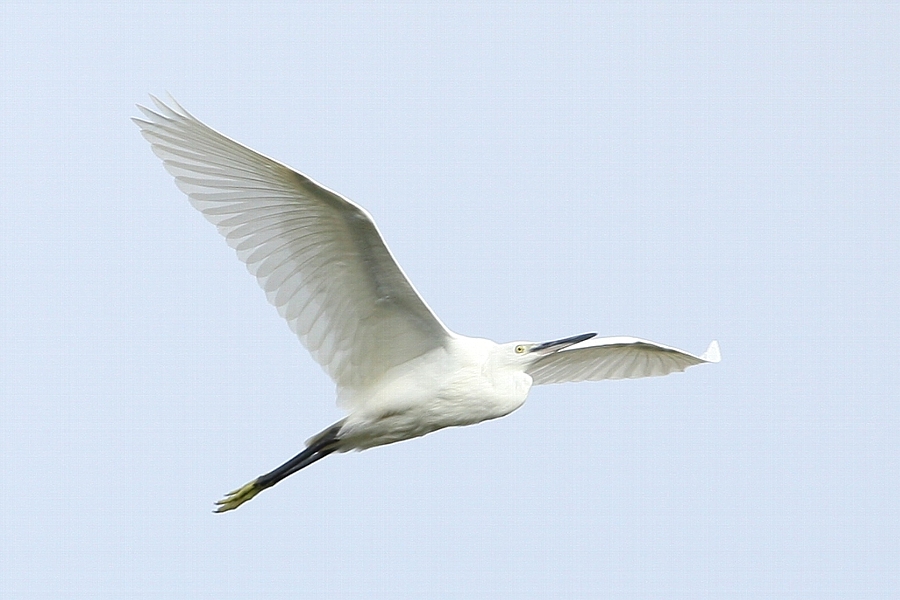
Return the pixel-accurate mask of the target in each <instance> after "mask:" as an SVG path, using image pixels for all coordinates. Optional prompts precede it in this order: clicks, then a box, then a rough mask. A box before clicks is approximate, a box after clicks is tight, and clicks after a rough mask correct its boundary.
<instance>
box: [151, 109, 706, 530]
mask: <svg viewBox="0 0 900 600" xmlns="http://www.w3.org/2000/svg"><path fill="white" fill-rule="evenodd" d="M153 101H154V104H155V106H156V110H150V109H148V108H145V107H142V106H139V107H138V108H140V110H141V112H143V114H144V116H145V118H143V119H138V118H136V119H134V121H135V123H137V125H138V126H139V127H140V128H141V133H142V134H143V135H144V137H145V138H146V139H147V140H148V141H149V142H150V144H151V146H152V148H153V151H154V152H155V153H156V154H157V155H158V156H159V157H160V158H161V159H162V161H163V164H164V165H165V167H166V169H167V170H168V171H169V172H170V173H171V174H172V175H173V176H174V177H175V182H176V184H177V185H178V187H179V188H180V189H181V190H182V191H183V192H184V193H185V194H187V196H188V198H189V199H190V201H191V204H193V206H194V207H195V208H196V209H197V210H199V211H200V212H201V213H203V216H205V217H206V218H207V219H208V220H209V221H210V222H212V223H213V224H215V225H216V227H218V229H219V232H220V233H221V234H222V235H223V236H225V239H226V240H227V242H228V244H229V245H230V246H231V247H232V248H234V249H235V250H236V251H237V255H238V257H239V258H240V259H241V260H242V261H243V262H244V263H245V264H246V265H247V268H248V269H249V270H250V272H251V273H252V274H253V275H255V276H256V278H257V280H258V281H259V284H260V286H261V287H262V288H263V290H265V292H266V297H267V298H268V299H269V302H271V303H272V304H273V305H275V307H277V309H278V312H279V314H280V315H281V316H282V317H284V318H285V320H287V322H288V326H289V327H290V328H291V330H292V331H293V332H294V333H295V334H296V335H297V337H298V338H300V341H301V342H302V343H303V345H304V346H306V348H307V350H309V352H310V354H311V355H312V356H313V358H314V359H315V360H316V361H317V362H318V363H319V364H321V365H322V367H323V368H324V369H325V371H326V372H327V373H328V374H329V375H330V376H331V378H332V379H333V380H334V381H335V383H336V386H337V396H338V404H339V405H340V406H341V407H342V408H344V409H345V410H346V411H347V416H346V417H345V418H344V419H342V420H340V421H338V422H337V423H335V424H334V425H332V426H330V427H328V428H327V429H325V430H324V431H322V432H321V433H319V434H317V435H315V436H313V437H312V438H310V439H309V440H308V441H307V447H306V449H304V450H303V451H302V452H301V453H300V454H298V455H297V456H295V457H294V458H292V459H291V460H290V461H288V462H286V463H285V464H283V465H282V466H280V467H278V468H277V469H275V470H274V471H271V472H270V473H267V474H265V475H262V476H260V477H258V478H256V479H254V480H253V481H251V482H250V483H248V484H247V485H245V486H243V487H241V488H239V489H237V490H235V491H234V492H231V493H230V494H228V495H227V496H226V497H225V498H224V499H223V500H220V501H219V502H217V504H218V505H219V507H218V509H217V512H225V511H228V510H232V509H234V508H237V507H238V506H240V505H241V504H243V503H244V502H246V501H247V500H249V499H251V498H253V497H254V496H255V495H256V494H258V493H259V492H260V491H262V490H264V489H266V488H269V487H271V486H273V485H275V484H276V483H278V482H279V481H281V480H282V479H284V478H285V477H287V476H289V475H291V474H293V473H295V472H296V471H298V470H300V469H302V468H304V467H306V466H308V465H310V464H312V463H313V462H315V461H317V460H319V459H321V458H324V457H325V456H327V455H329V454H331V453H332V452H346V451H348V450H362V449H365V448H371V447H373V446H378V445H382V444H389V443H392V442H397V441H400V440H405V439H409V438H413V437H418V436H421V435H425V434H426V433H430V432H432V431H435V430H437V429H441V428H443V427H450V426H458V425H470V424H473V423H478V422H480V421H485V420H488V419H495V418H497V417H502V416H504V415H506V414H509V413H510V412H512V411H514V410H515V409H517V408H518V407H519V406H521V405H522V404H523V403H524V402H525V398H526V397H527V395H528V391H529V389H530V388H531V386H532V385H537V384H549V383H562V382H567V381H586V380H590V381H597V380H601V379H623V378H636V377H652V376H658V375H667V374H669V373H674V372H678V371H683V370H684V369H686V368H687V367H689V366H692V365H697V364H700V363H705V362H718V361H719V349H718V345H717V344H716V342H712V343H711V344H710V346H709V348H708V349H707V350H706V352H705V353H704V354H703V355H701V356H695V355H693V354H689V353H687V352H684V351H681V350H678V349H676V348H670V347H668V346H663V345H661V344H655V343H653V342H648V341H646V340H640V339H637V338H630V337H611V338H597V337H595V336H596V334H593V333H589V334H582V335H578V336H574V337H570V338H564V339H561V340H554V341H551V342H544V343H534V342H511V343H508V344H496V343H494V342H492V341H490V340H485V339H480V338H470V337H466V336H462V335H459V334H456V333H453V332H452V331H450V330H449V329H447V328H446V327H445V326H444V325H443V323H441V321H440V320H439V319H438V318H437V317H436V316H435V314H434V313H433V312H432V311H431V309H430V308H429V307H428V305H427V304H425V302H424V300H422V298H421V297H420V296H419V294H418V293H417V292H416V290H415V288H414V287H413V286H412V284H411V283H410V281H409V279H408V278H407V277H406V275H405V274H404V273H403V271H402V270H401V269H400V267H399V265H397V262H396V261H395V260H394V257H393V256H392V255H391V253H390V251H389V250H388V248H387V246H386V245H385V243H384V240H383V239H382V237H381V235H380V234H379V232H378V229H377V228H376V227H375V222H374V221H373V220H372V217H371V216H370V215H369V214H368V213H367V212H366V211H365V210H364V209H363V208H362V207H360V206H358V205H357V204H354V203H353V202H351V201H350V200H348V199H346V198H344V197H342V196H341V195H339V194H337V193H335V192H333V191H331V190H329V189H328V188H326V187H324V186H322V185H320V184H318V183H316V182H315V181H313V180H312V179H310V178H309V177H307V176H305V175H303V174H301V173H299V172H297V171H295V170H293V169H291V168H290V167H288V166H286V165H284V164H282V163H280V162H277V161H275V160H272V159H270V158H267V157H266V156H263V155H262V154H259V153H258V152H256V151H254V150H251V149H250V148H247V147H246V146H243V145H242V144H239V143H238V142H235V141H234V140H232V139H230V138H228V137H226V136H224V135H222V134H220V133H218V132H217V131H215V130H213V129H211V128H210V127H208V126H206V125H205V124H203V123H202V122H200V121H199V120H197V119H196V118H195V117H193V116H192V115H191V114H190V113H188V112H187V111H186V110H184V109H183V108H182V107H181V106H179V105H178V104H177V103H176V102H175V101H174V100H173V101H172V102H171V104H172V106H168V105H166V104H165V103H163V102H161V101H159V100H157V99H156V98H153Z"/></svg>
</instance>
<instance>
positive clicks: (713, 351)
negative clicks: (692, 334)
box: [700, 340, 722, 363]
mask: <svg viewBox="0 0 900 600" xmlns="http://www.w3.org/2000/svg"><path fill="white" fill-rule="evenodd" d="M700 358H702V359H703V360H705V361H706V362H711V363H717V362H719V361H720V360H722V353H721V352H720V351H719V342H718V341H716V340H713V341H712V342H710V344H709V348H707V349H706V352H704V353H703V354H702V355H701V356H700Z"/></svg>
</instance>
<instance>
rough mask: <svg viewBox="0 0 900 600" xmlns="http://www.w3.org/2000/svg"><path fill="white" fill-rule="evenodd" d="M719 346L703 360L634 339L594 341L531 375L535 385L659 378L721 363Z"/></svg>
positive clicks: (537, 366)
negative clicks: (691, 367) (703, 365)
mask: <svg viewBox="0 0 900 600" xmlns="http://www.w3.org/2000/svg"><path fill="white" fill-rule="evenodd" d="M719 360H721V356H720V354H719V344H718V343H717V342H712V343H711V344H710V345H709V348H707V350H706V352H704V353H703V354H702V355H701V356H695V355H693V354H690V353H688V352H684V351H683V350H678V349H677V348H671V347H669V346H663V345H662V344H656V343H654V342H649V341H647V340H641V339H638V338H632V337H607V338H593V339H590V340H587V341H585V342H582V343H580V344H575V345H573V346H569V347H568V348H565V349H563V350H560V351H559V352H554V353H552V354H549V355H547V356H543V357H541V358H539V359H538V360H536V361H535V362H534V363H532V365H531V366H530V367H529V368H528V371H527V373H528V374H529V375H531V377H532V379H533V380H534V381H533V383H534V385H541V384H547V383H564V382H570V381H571V382H575V381H600V380H602V379H636V378H638V377H657V376H660V375H668V374H669V373H677V372H679V371H684V370H685V369H686V368H688V367H690V366H693V365H699V364H702V363H708V362H719Z"/></svg>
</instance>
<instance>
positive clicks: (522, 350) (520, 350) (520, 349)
mask: <svg viewBox="0 0 900 600" xmlns="http://www.w3.org/2000/svg"><path fill="white" fill-rule="evenodd" d="M524 353H525V346H522V345H519V346H516V354H524Z"/></svg>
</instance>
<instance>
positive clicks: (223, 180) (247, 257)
mask: <svg viewBox="0 0 900 600" xmlns="http://www.w3.org/2000/svg"><path fill="white" fill-rule="evenodd" d="M153 101H154V102H155V103H156V111H153V110H149V109H147V108H144V107H142V106H139V107H138V108H140V109H141V111H142V112H143V113H144V115H146V119H134V121H135V123H137V124H138V126H139V127H140V128H141V133H142V134H143V135H144V137H145V138H147V140H148V141H149V142H150V144H151V145H152V147H153V151H154V152H155V153H156V154H157V155H158V156H159V157H160V158H162V160H163V164H164V165H165V167H166V169H167V170H168V171H169V173H171V174H172V175H174V176H175V181H176V183H177V184H178V187H179V188H181V190H182V191H183V192H185V193H186V194H187V195H188V197H189V198H190V201H191V204H193V205H194V207H195V208H196V209H197V210H199V211H200V212H201V213H203V216H204V217H206V218H207V219H208V220H209V221H211V222H212V223H213V224H215V225H216V227H218V228H219V232H220V233H221V234H222V235H224V236H225V239H226V240H227V241H228V244H229V245H230V246H231V247H232V248H234V249H235V250H236V251H237V255H238V258H240V259H241V260H242V261H244V262H245V263H246V264H247V268H248V269H249V270H250V272H251V273H252V274H253V275H255V276H256V278H257V279H258V280H259V285H260V286H262V288H263V290H265V292H266V296H267V297H268V299H269V302H271V303H272V304H273V305H275V306H276V307H277V308H278V312H279V314H280V315H281V316H282V317H284V318H285V319H286V320H287V322H288V325H289V326H290V328H291V329H292V330H293V331H294V333H296V334H297V337H298V338H300V341H301V342H303V344H304V345H305V346H306V348H307V350H309V352H310V354H312V356H313V358H315V359H316V360H317V361H318V362H319V363H320V364H321V365H322V366H323V367H324V369H325V370H326V371H327V372H328V374H329V375H330V376H331V377H332V379H334V380H335V382H336V383H337V384H338V386H345V387H346V386H349V387H354V386H357V385H363V384H366V383H368V382H371V381H373V380H374V379H377V378H378V377H379V376H380V375H381V374H383V373H384V372H385V371H386V370H387V369H389V368H391V367H393V366H396V365H399V364H402V363H404V362H406V361H408V360H410V359H412V358H415V357H417V356H419V355H421V354H424V353H425V352H428V351H429V350H432V349H434V348H437V347H439V346H442V345H443V344H444V343H445V342H446V341H447V339H449V336H450V335H451V334H450V332H449V331H448V330H447V329H446V328H445V327H444V325H443V324H442V323H441V322H440V321H439V320H438V318H437V317H436V316H435V315H434V313H432V312H431V309H429V308H428V306H427V305H426V304H425V302H424V301H423V300H422V299H421V297H419V295H418V293H416V290H415V289H414V288H413V286H412V284H411V283H410V282H409V280H408V279H407V278H406V275H404V273H403V271H402V270H401V269H400V267H399V266H398V265H397V263H396V262H395V261H394V258H393V256H391V253H390V251H389V250H388V249H387V247H386V246H385V244H384V241H383V240H382V238H381V235H380V234H379V233H378V230H377V229H376V227H375V223H374V222H373V220H372V218H371V216H369V214H368V213H367V212H366V211H365V210H364V209H363V208H361V207H360V206H357V205H356V204H354V203H353V202H351V201H349V200H347V199H346V198H343V197H342V196H340V195H338V194H336V193H335V192H332V191H331V190H329V189H327V188H325V187H323V186H321V185H319V184H318V183H316V182H315V181H313V180H312V179H310V178H309V177H306V176H305V175H302V174H301V173H298V172H297V171H294V170H293V169H291V168H289V167H287V166H285V165H283V164H281V163H279V162H276V161H274V160H272V159H270V158H267V157H265V156H263V155H262V154H259V153H257V152H255V151H253V150H251V149H250V148H247V147H246V146H243V145H241V144H239V143H237V142H235V141H234V140H231V139H230V138H227V137H225V136H224V135H222V134H220V133H218V132H217V131H214V130H213V129H211V128H209V127H207V126H206V125H204V124H203V123H201V122H200V121H198V120H197V119H196V118H195V117H193V116H192V115H191V114H189V113H188V112H187V111H186V110H184V109H183V108H181V107H180V106H179V105H178V104H177V103H175V102H174V100H173V101H172V103H173V105H174V108H172V107H169V106H166V105H165V104H163V103H162V102H160V101H159V100H157V99H156V98H153Z"/></svg>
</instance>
